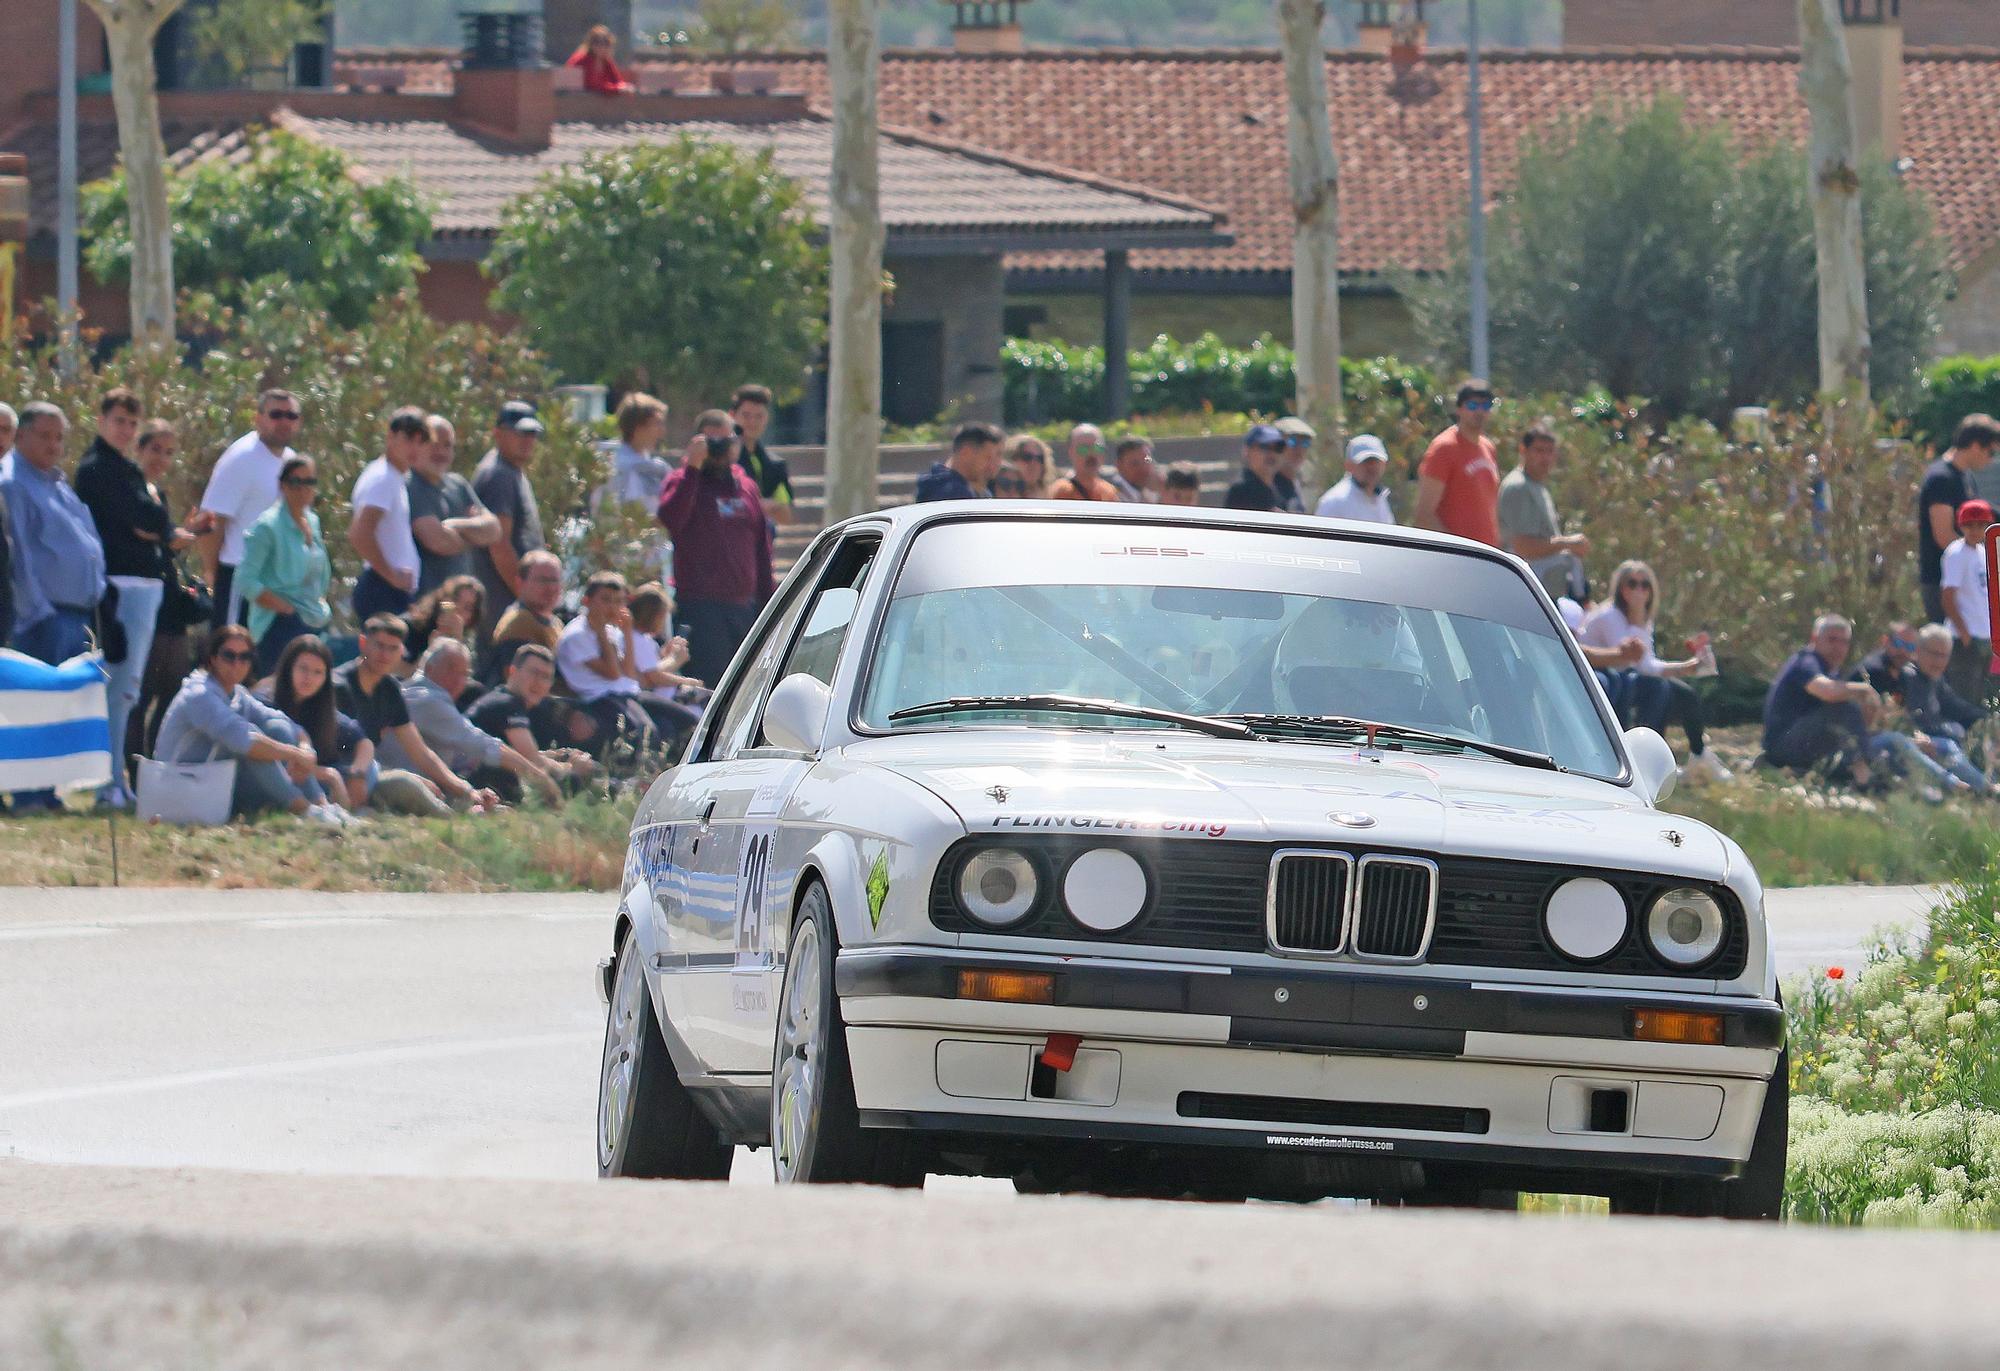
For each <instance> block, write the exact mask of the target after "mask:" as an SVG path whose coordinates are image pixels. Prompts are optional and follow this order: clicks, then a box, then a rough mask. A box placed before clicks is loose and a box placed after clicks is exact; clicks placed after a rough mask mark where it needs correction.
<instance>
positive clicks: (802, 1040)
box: [771, 883, 922, 1185]
mask: <svg viewBox="0 0 2000 1371" xmlns="http://www.w3.org/2000/svg"><path fill="white" fill-rule="evenodd" d="M839 946H840V945H839V942H838V941H837V939H836V936H835V933H834V926H833V902H832V901H831V900H830V899H828V897H827V893H826V887H825V886H822V885H819V884H817V883H815V884H813V885H811V886H809V887H807V889H806V893H805V898H804V899H802V900H800V901H799V912H798V917H797V918H796V919H794V920H793V922H792V938H791V946H790V948H789V950H788V951H787V953H786V956H785V980H784V987H783V989H782V990H781V991H780V993H779V996H778V1036H777V1041H776V1042H775V1043H774V1044H773V1046H772V1050H771V1169H772V1174H773V1175H774V1176H775V1178H776V1180H777V1182H778V1184H780V1185H832V1184H842V1183H845V1184H861V1185H910V1184H913V1183H914V1184H921V1183H922V1176H921V1174H918V1175H916V1176H915V1177H914V1179H913V1178H912V1175H911V1171H912V1168H911V1167H910V1165H909V1162H908V1158H907V1156H906V1148H905V1146H904V1140H903V1139H902V1138H901V1137H900V1136H899V1135H895V1134H890V1133H884V1132H880V1131H876V1130H866V1129H863V1128H862V1127H861V1122H860V1109H859V1108H858V1107H857V1106H856V1104H855V1102H854V1074H853V1072H852V1070H851V1069H850V1068H849V1065H848V1058H847V1024H846V1022H845V1021H844V1020H843V1019H842V1018H841V1016H840V997H839V995H838V994H836V993H835V991H834V985H833V967H834V958H835V955H836V954H837V952H838V951H839Z"/></svg>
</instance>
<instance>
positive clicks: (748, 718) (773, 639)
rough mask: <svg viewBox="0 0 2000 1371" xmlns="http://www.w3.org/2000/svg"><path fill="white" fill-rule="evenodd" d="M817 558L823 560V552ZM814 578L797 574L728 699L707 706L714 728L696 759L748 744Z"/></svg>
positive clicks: (713, 758) (718, 757)
mask: <svg viewBox="0 0 2000 1371" xmlns="http://www.w3.org/2000/svg"><path fill="white" fill-rule="evenodd" d="M820 560H821V561H822V562H824V560H825V555H824V554H822V557H821V559H820ZM816 579H817V578H816V577H813V576H803V577H800V578H799V580H798V582H797V583H796V584H795V585H794V586H793V588H792V593H791V598H790V599H789V600H787V601H786V602H785V603H784V604H783V605H781V606H780V607H779V610H778V613H777V614H776V615H775V616H774V617H773V618H772V619H771V620H770V621H769V623H767V624H766V626H765V629H764V636H763V637H762V638H760V639H758V640H757V644H756V646H755V647H754V648H746V649H745V651H747V652H749V653H751V654H752V655H751V657H750V661H749V663H748V666H747V669H746V670H745V671H744V672H743V674H742V675H740V676H738V677H737V678H736V682H735V685H734V686H733V687H732V688H731V689H730V692H729V696H728V698H727V699H724V700H717V701H714V702H711V704H710V705H709V708H710V709H711V710H713V711H715V712H716V719H715V727H714V729H713V730H712V731H711V732H710V733H709V735H708V742H707V745H706V746H705V747H704V748H703V749H702V755H701V757H700V758H699V760H701V761H704V762H720V761H726V760H727V759H729V758H731V757H734V756H735V755H736V754H737V753H739V752H741V751H742V750H743V749H744V748H746V747H748V746H749V744H750V730H751V728H752V726H753V725H755V723H756V722H757V719H758V717H759V713H760V711H761V709H762V707H763V704H764V697H765V696H766V695H768V694H770V691H771V685H772V683H773V682H775V681H776V680H777V679H778V677H777V668H778V657H779V654H780V653H782V652H783V651H784V650H785V648H786V646H787V645H788V644H790V642H791V641H792V630H793V629H794V628H796V627H797V626H798V622H799V616H800V615H801V614H802V613H804V611H805V607H806V605H807V604H809V603H810V602H811V601H812V599H813V592H814V589H815V581H816Z"/></svg>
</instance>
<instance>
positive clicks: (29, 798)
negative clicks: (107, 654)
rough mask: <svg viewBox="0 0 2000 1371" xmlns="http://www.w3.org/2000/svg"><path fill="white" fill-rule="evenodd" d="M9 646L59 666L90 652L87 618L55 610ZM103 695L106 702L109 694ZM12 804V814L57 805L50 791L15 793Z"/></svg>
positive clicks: (21, 631) (17, 634) (76, 612)
mask: <svg viewBox="0 0 2000 1371" xmlns="http://www.w3.org/2000/svg"><path fill="white" fill-rule="evenodd" d="M11 646H12V647H13V649H14V650H15V651H16V652H19V653H23V654H25V655H27V656H29V657H33V658H34V659H35V660H36V661H38V662H47V663H48V664H49V665H50V666H61V665H62V664H63V663H64V662H67V661H68V660H69V659H70V658H72V657H74V656H76V655H77V654H78V653H80V652H88V651H89V650H90V615H88V614H87V613H85V612H84V611H82V610H80V609H57V610H56V611H55V612H54V613H53V614H48V615H44V616H43V617H42V618H40V619H37V620H36V621H35V622H34V623H32V624H30V625H28V627H26V628H22V629H16V630H15V631H14V641H13V643H12V644H11ZM105 693H106V696H107V698H108V697H109V694H110V692H109V691H108V690H107V691H106V692H105ZM118 749H119V745H118V744H116V743H114V744H113V745H112V749H111V750H112V752H113V753H116V752H117V751H118ZM13 801H14V808H15V809H16V810H26V809H53V808H55V806H56V805H57V804H58V803H59V802H58V801H57V799H56V793H55V791H53V790H17V791H15V792H14V795H13Z"/></svg>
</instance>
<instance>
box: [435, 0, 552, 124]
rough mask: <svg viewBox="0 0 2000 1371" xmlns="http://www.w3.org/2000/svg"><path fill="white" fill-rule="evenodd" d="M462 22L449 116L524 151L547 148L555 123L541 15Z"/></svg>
mask: <svg viewBox="0 0 2000 1371" xmlns="http://www.w3.org/2000/svg"><path fill="white" fill-rule="evenodd" d="M460 18H461V19H462V20H463V21H464V24H465V50H464V51H463V52H462V53H461V54H460V55H459V64H458V71H457V73H456V74H455V75H454V76H453V78H452V91H451V105H452V114H453V116H454V117H455V118H456V119H457V120H458V121H459V122H460V123H464V124H470V125H472V126H473V127H474V128H477V129H480V130H481V131H483V132H486V133H490V134H492V135H494V136H496V137H499V138H504V139H506V140H507V141H508V142H510V143H517V144H519V145H520V146H522V147H524V148H545V147H547V146H548V145H549V132H550V130H551V128H552V127H553V126H554V124H555V119H556V83H555V73H554V72H553V71H552V70H551V69H550V67H549V64H548V63H547V62H545V61H543V60H542V16H541V15H539V14H466V15H461V16H460Z"/></svg>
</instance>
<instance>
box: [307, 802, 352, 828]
mask: <svg viewBox="0 0 2000 1371" xmlns="http://www.w3.org/2000/svg"><path fill="white" fill-rule="evenodd" d="M299 817H300V818H302V819H304V820H305V821H306V822H308V823H315V824H320V825H322V826H324V827H326V828H352V827H353V826H354V825H355V824H357V823H359V822H360V820H359V819H356V818H355V817H354V816H353V815H352V814H349V813H348V812H347V811H346V810H344V809H342V808H341V807H340V806H339V805H336V804H324V805H311V806H309V807H308V808H307V809H306V812H305V813H304V814H302V815H300V816H299Z"/></svg>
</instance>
